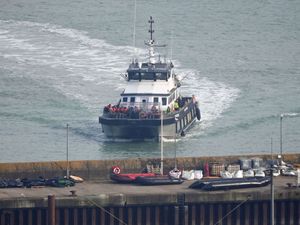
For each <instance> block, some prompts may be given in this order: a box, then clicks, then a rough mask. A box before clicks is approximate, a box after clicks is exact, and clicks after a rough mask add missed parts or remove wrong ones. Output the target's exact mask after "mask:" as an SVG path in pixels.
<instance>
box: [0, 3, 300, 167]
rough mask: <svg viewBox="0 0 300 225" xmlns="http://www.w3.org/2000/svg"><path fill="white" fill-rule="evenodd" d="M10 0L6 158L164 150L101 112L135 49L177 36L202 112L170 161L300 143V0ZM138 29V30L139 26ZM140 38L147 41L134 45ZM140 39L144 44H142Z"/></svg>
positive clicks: (3, 21) (1, 100)
mask: <svg viewBox="0 0 300 225" xmlns="http://www.w3.org/2000/svg"><path fill="white" fill-rule="evenodd" d="M134 8H135V1H134V0H132V1H122V0H115V1H109V0H103V1H99V0H97V1H96V0H86V1H81V0H76V1H66V0H52V1H43V0H26V1H25V0H17V1H1V2H0V153H1V157H0V161H1V162H16V161H48V160H65V159H66V150H67V132H66V130H67V129H66V126H67V124H68V125H69V135H68V154H69V159H71V160H79V159H116V158H138V157H160V144H159V143H155V142H124V141H121V142H111V141H110V140H108V139H107V138H106V137H105V135H104V134H103V133H102V129H101V125H100V124H99V123H98V116H99V115H100V114H101V112H102V109H103V107H104V106H105V105H107V104H109V103H111V104H115V103H117V102H118V100H119V94H120V93H121V92H122V91H123V88H124V87H125V85H126V82H125V81H124V80H123V79H122V77H121V74H122V73H125V71H126V69H127V66H128V64H129V63H130V61H131V60H132V58H133V57H138V58H140V59H145V58H146V56H147V51H146V49H145V47H144V44H143V43H144V40H148V39H149V34H148V19H149V17H150V16H152V17H153V18H154V20H155V23H154V30H155V33H154V39H155V40H156V41H157V42H158V43H159V44H168V47H167V48H166V49H165V50H163V51H162V57H165V56H166V57H168V58H171V59H172V61H173V63H174V64H175V67H176V72H177V74H178V76H179V77H181V78H182V88H181V89H182V90H181V93H182V95H192V94H195V95H196V96H197V99H198V101H199V105H200V109H201V113H202V119H201V121H200V122H199V121H197V122H196V123H195V124H194V126H193V127H192V129H191V130H190V132H188V133H187V135H186V136H185V137H182V138H180V139H177V140H176V142H175V141H174V140H173V141H169V142H166V143H165V144H164V155H165V157H173V156H174V152H175V149H177V156H179V157H185V156H186V157H188V156H207V155H233V154H236V155H237V154H248V153H254V154H256V153H257V154H260V153H265V154H266V153H267V154H268V153H270V152H271V151H272V152H273V153H274V154H278V153H279V152H280V115H281V114H282V113H294V114H293V116H292V117H288V116H284V117H283V120H282V134H283V135H282V139H283V145H282V150H283V152H299V151H300V129H299V127H300V88H299V87H300V66H299V62H300V2H299V1H297V0H288V1H280V0H274V1H265V0H264V1H261V0H253V1H244V0H237V1H236V0H234V1H233V0H229V1H217V0H204V1H199V0H191V1H180V0H173V1H170V0H162V1H146V0H143V1H141V0H137V1H136V23H134ZM134 27H135V30H136V32H135V33H136V35H135V38H133V30H134ZM133 40H135V41H133ZM134 45H135V46H134Z"/></svg>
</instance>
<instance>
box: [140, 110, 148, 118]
mask: <svg viewBox="0 0 300 225" xmlns="http://www.w3.org/2000/svg"><path fill="white" fill-rule="evenodd" d="M139 116H140V118H141V119H145V118H146V117H147V113H145V112H140V114H139Z"/></svg>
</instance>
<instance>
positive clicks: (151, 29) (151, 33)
mask: <svg viewBox="0 0 300 225" xmlns="http://www.w3.org/2000/svg"><path fill="white" fill-rule="evenodd" d="M148 23H150V30H149V33H150V41H152V43H154V40H153V33H154V30H153V27H152V25H153V23H154V20H153V19H152V16H150V20H149V21H148Z"/></svg>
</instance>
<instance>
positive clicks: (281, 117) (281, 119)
mask: <svg viewBox="0 0 300 225" xmlns="http://www.w3.org/2000/svg"><path fill="white" fill-rule="evenodd" d="M298 116H300V113H282V114H281V115H280V157H281V160H282V142H283V141H282V121H283V117H298Z"/></svg>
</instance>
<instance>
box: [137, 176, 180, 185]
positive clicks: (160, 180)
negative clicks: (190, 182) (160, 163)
mask: <svg viewBox="0 0 300 225" xmlns="http://www.w3.org/2000/svg"><path fill="white" fill-rule="evenodd" d="M183 182H184V180H183V179H181V178H175V177H171V176H168V175H156V176H153V177H151V176H147V177H146V176H142V177H137V178H136V180H135V183H137V184H141V185H170V184H182V183H183Z"/></svg>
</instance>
